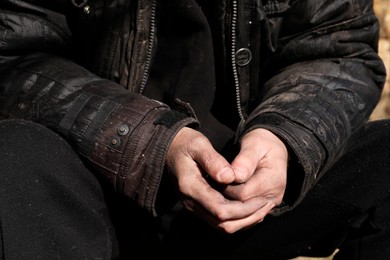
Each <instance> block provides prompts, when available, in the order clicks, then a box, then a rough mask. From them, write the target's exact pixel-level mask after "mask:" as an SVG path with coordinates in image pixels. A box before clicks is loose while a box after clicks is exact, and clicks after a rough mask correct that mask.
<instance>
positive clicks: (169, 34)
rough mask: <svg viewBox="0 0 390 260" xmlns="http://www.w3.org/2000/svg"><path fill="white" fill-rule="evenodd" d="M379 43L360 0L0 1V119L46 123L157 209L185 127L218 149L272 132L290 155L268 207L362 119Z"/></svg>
mask: <svg viewBox="0 0 390 260" xmlns="http://www.w3.org/2000/svg"><path fill="white" fill-rule="evenodd" d="M377 43H378V22H377V19H376V17H375V15H374V13H373V10H372V1H368V0H337V1H334V0H332V1H329V0H315V1H311V0H296V1H293V0H262V1H261V0H250V1H249V0H215V1H210V0H199V1H196V0H167V1H155V0H56V1H53V0H2V1H1V2H0V117H1V119H7V118H19V119H25V120H31V121H34V122H37V123H39V124H42V125H44V126H46V127H48V128H50V129H52V130H53V131H54V132H56V133H58V134H59V135H61V136H62V137H63V138H65V139H66V140H67V141H68V142H69V144H70V145H71V146H72V147H73V148H74V150H75V151H76V152H77V153H78V154H79V155H80V156H81V157H82V158H83V159H84V160H85V161H86V163H88V164H90V165H91V166H92V167H93V169H94V171H95V172H96V174H98V175H99V176H101V177H103V178H104V179H105V180H106V181H107V182H108V183H110V184H111V185H112V187H113V189H115V190H116V191H117V192H119V193H123V194H125V195H126V196H127V197H129V198H130V199H131V200H133V201H135V202H136V203H137V204H138V205H139V206H141V207H142V208H144V209H145V210H147V211H148V212H150V213H151V214H153V215H158V214H159V210H158V209H159V208H160V202H158V203H157V202H156V201H160V200H157V197H158V194H160V193H162V190H164V189H163V187H162V186H163V185H162V184H161V183H162V176H163V173H164V164H165V155H166V152H167V149H168V147H169V144H170V142H171V141H172V139H173V137H174V136H175V134H176V133H177V132H178V131H179V130H180V129H181V128H183V127H185V126H188V127H193V128H195V129H199V130H200V131H202V132H204V133H205V134H206V135H207V136H209V137H210V139H212V140H213V142H214V139H215V145H216V147H217V146H218V147H219V148H221V151H222V148H223V146H224V144H225V143H226V142H227V140H229V139H233V140H236V141H238V140H239V139H240V138H241V137H242V135H243V134H244V133H245V132H247V131H249V130H251V129H253V128H258V127H262V128H265V129H269V130H271V131H272V132H274V133H275V134H276V135H278V136H279V137H280V138H281V139H282V140H283V141H284V142H285V143H286V145H287V146H288V148H289V150H290V158H291V159H290V169H289V170H290V173H289V175H288V176H289V177H288V178H289V179H288V185H287V191H286V196H285V202H286V203H285V205H283V206H281V207H279V208H278V210H276V211H275V214H278V213H283V212H285V211H287V210H289V209H292V208H294V206H295V205H297V204H298V203H299V202H300V201H301V200H302V199H303V198H304V196H305V194H306V193H307V191H308V190H309V189H310V188H311V187H312V186H313V185H314V184H315V182H316V181H317V180H318V179H319V178H320V177H321V176H322V174H324V173H325V172H326V170H327V169H328V168H329V167H330V166H331V165H332V164H333V163H334V162H335V161H336V160H337V159H338V158H339V157H340V156H341V155H342V154H343V152H344V150H345V148H346V146H347V143H348V142H349V138H350V136H351V135H352V134H353V133H354V132H355V131H357V130H358V129H359V128H360V127H361V126H362V125H363V124H364V123H365V122H366V121H367V119H368V118H369V115H370V113H371V112H372V110H373V108H374V107H375V105H376V103H377V102H378V99H379V97H380V93H381V89H382V87H383V82H384V78H385V71H384V67H383V64H382V62H381V60H380V58H379V57H378V55H377ZM212 132H217V135H220V136H219V137H218V138H215V136H213V135H212ZM213 138H214V139H213ZM221 139H222V142H221ZM42 141H44V140H42ZM218 142H219V143H218ZM219 148H218V149H219ZM163 202H164V200H162V202H161V203H163Z"/></svg>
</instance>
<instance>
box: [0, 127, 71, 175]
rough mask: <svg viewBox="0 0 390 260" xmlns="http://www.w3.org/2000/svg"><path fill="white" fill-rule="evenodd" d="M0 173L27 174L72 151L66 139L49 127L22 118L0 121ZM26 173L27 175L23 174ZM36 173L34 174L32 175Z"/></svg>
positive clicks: (59, 162)
mask: <svg viewBox="0 0 390 260" xmlns="http://www.w3.org/2000/svg"><path fill="white" fill-rule="evenodd" d="M0 144H1V145H0V165H2V171H1V174H3V175H7V176H8V177H7V178H11V177H10V176H11V174H12V175H13V176H15V178H17V176H19V177H20V178H21V177H24V178H29V177H32V178H33V176H32V175H34V174H38V173H40V172H49V171H48V170H46V171H44V170H45V169H48V168H52V170H53V168H55V167H57V168H59V167H61V165H64V164H66V160H67V158H69V155H70V154H72V156H74V155H73V154H74V152H73V150H72V148H71V147H70V146H69V145H68V143H67V142H66V141H65V140H64V139H63V138H61V137H60V136H59V135H57V134H56V133H55V132H53V131H51V130H50V129H48V128H46V127H44V126H42V125H39V124H36V123H33V122H29V121H24V120H3V121H0ZM27 174H28V175H27ZM34 177H37V176H34Z"/></svg>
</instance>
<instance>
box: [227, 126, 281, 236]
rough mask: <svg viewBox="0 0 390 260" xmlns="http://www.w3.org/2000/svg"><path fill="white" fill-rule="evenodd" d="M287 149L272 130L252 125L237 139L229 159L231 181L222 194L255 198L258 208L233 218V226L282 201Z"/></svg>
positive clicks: (251, 221)
mask: <svg viewBox="0 0 390 260" xmlns="http://www.w3.org/2000/svg"><path fill="white" fill-rule="evenodd" d="M287 161H288V152H287V148H286V146H285V144H284V143H283V142H282V141H281V140H280V139H279V138H278V137H277V136H276V135H274V134H273V133H272V132H270V131H268V130H265V129H260V128H259V129H255V130H252V131H250V132H248V133H247V134H246V135H245V136H244V137H243V138H242V140H241V142H240V151H239V153H238V155H237V156H236V157H235V158H234V160H233V162H232V163H231V167H232V168H233V170H234V173H235V179H236V182H238V183H237V184H235V185H229V186H227V187H226V188H225V190H224V192H223V194H224V195H225V197H227V198H229V199H235V200H238V201H241V202H246V201H250V200H254V199H256V198H257V200H256V201H258V202H259V206H258V210H257V211H256V212H253V214H252V215H248V216H247V217H246V218H242V219H240V220H239V221H235V229H237V230H238V229H245V228H248V227H250V226H253V225H255V224H256V223H259V222H261V221H262V220H263V219H264V217H265V216H266V215H267V214H268V213H270V211H271V210H272V209H273V208H274V207H275V206H277V205H279V204H280V203H281V202H282V199H283V195H284V192H285V189H286V182H287Z"/></svg>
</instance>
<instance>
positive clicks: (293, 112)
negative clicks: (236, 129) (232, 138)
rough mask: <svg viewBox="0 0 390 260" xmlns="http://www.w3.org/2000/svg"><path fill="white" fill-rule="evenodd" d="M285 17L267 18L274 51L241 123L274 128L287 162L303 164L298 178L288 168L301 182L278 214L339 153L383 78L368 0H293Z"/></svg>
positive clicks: (369, 106) (366, 114) (364, 118)
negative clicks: (254, 104) (286, 150)
mask: <svg viewBox="0 0 390 260" xmlns="http://www.w3.org/2000/svg"><path fill="white" fill-rule="evenodd" d="M283 15H284V17H283V18H281V17H276V18H274V20H272V18H271V20H272V21H274V22H273V23H271V24H269V27H268V29H269V30H270V34H271V35H273V36H272V37H270V38H273V39H274V40H273V42H271V43H270V44H272V45H273V46H272V48H273V52H274V53H273V54H272V57H271V58H270V59H269V62H268V64H267V70H266V71H265V72H263V73H266V75H267V73H268V74H269V75H271V76H270V78H269V80H268V81H267V82H266V83H265V87H264V92H263V96H262V98H261V100H259V105H258V106H257V107H256V108H255V109H254V111H253V112H252V113H251V115H250V116H249V118H248V120H247V121H246V124H245V125H244V126H242V131H249V130H250V129H253V128H257V127H262V128H266V129H269V130H271V131H273V132H274V133H275V134H277V135H278V136H280V137H281V138H282V139H283V140H284V141H285V142H286V144H287V145H288V146H289V148H290V149H291V151H292V153H293V154H292V157H295V158H296V160H295V161H294V162H291V164H293V165H299V167H300V168H301V169H303V171H302V170H301V172H303V173H302V176H299V175H300V174H301V173H300V172H299V171H296V172H292V173H289V175H291V174H292V175H295V177H291V176H289V178H298V179H301V182H300V185H301V186H300V188H299V189H298V192H297V194H295V195H296V197H294V198H293V199H291V198H289V200H290V201H291V203H290V205H287V206H285V207H282V208H279V209H278V210H276V211H275V213H277V212H278V213H281V212H284V211H285V210H290V209H292V208H293V207H295V205H297V204H298V203H299V202H300V201H301V200H302V199H303V197H304V196H305V194H306V193H307V192H308V190H309V189H310V188H311V187H312V186H313V185H314V184H315V183H316V182H317V181H318V179H319V178H320V177H321V176H322V175H323V174H324V173H325V172H326V171H327V169H329V168H330V167H331V166H332V165H333V164H334V163H335V162H336V160H337V159H338V158H339V157H340V156H342V154H343V152H344V151H345V148H346V146H347V143H348V142H349V141H350V137H351V135H352V134H353V133H354V132H356V131H357V130H358V129H359V128H360V127H361V126H362V125H363V124H364V123H365V122H366V121H367V120H368V118H369V116H370V114H371V112H372V111H373V109H374V108H375V106H376V104H377V102H378V100H379V98H380V94H381V90H382V87H383V84H384V81H385V69H384V65H383V63H382V61H381V59H380V58H379V57H378V55H377V44H378V38H379V35H378V29H379V28H378V27H379V25H378V21H377V18H376V17H375V15H374V13H373V10H372V1H367V0H341V1H327V0H318V1H310V0H309V1H294V4H293V5H292V6H291V8H290V9H289V10H288V11H287V12H285V13H284V14H283ZM275 39H276V40H275ZM275 72H277V73H275ZM299 167H298V168H299ZM296 169H297V167H294V170H296ZM288 185H289V184H288ZM287 188H288V189H289V187H287ZM294 189H296V188H294Z"/></svg>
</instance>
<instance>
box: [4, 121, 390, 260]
mask: <svg viewBox="0 0 390 260" xmlns="http://www.w3.org/2000/svg"><path fill="white" fill-rule="evenodd" d="M348 149H349V152H348V153H347V154H346V155H345V156H344V157H342V158H341V159H340V160H339V162H338V163H337V164H336V165H335V166H334V167H333V168H332V169H331V170H330V171H329V172H328V173H327V174H326V175H325V176H324V177H323V178H321V180H320V181H319V182H318V184H317V185H316V186H315V187H314V188H313V189H312V190H311V191H310V193H309V194H308V196H307V197H306V198H305V200H304V201H303V202H302V203H301V204H300V205H299V206H298V207H297V208H296V209H294V210H293V211H291V212H288V213H286V214H284V215H282V216H278V217H272V216H268V217H266V218H265V220H264V221H263V222H262V223H260V224H258V225H257V226H255V227H253V228H251V229H248V230H246V231H241V232H238V233H236V234H233V235H224V234H221V233H219V232H217V231H215V230H214V229H212V228H210V227H209V226H207V225H206V224H204V223H203V222H202V221H201V220H199V219H198V218H196V217H194V216H192V215H190V214H189V213H187V212H186V211H184V210H182V209H181V208H180V206H179V205H178V206H177V207H176V208H174V209H173V210H172V212H169V214H167V215H166V216H163V217H162V218H151V217H150V216H148V215H146V214H145V213H143V212H142V211H141V210H139V209H138V208H137V206H136V205H133V204H132V202H130V201H129V200H127V199H126V198H125V197H123V196H121V195H119V194H116V193H115V192H113V191H111V190H110V189H109V188H108V187H106V186H105V184H104V183H103V182H101V181H99V179H98V178H97V177H96V176H94V175H93V173H92V171H90V170H89V168H88V166H86V165H85V164H84V163H83V162H82V160H81V159H80V158H79V157H78V156H77V154H76V153H75V152H74V151H73V150H72V148H71V147H70V146H69V145H68V143H67V142H66V141H65V140H63V139H62V138H61V137H59V136H58V135H56V134H54V133H53V132H52V131H50V130H48V129H46V128H44V127H42V126H40V125H37V124H33V123H31V122H24V121H17V120H7V121H0V259H18V260H19V259H29V260H30V259H152V257H153V256H154V255H156V254H157V255H159V254H160V255H166V256H167V257H170V259H290V258H293V257H296V256H299V255H301V256H304V255H306V256H328V255H330V254H332V253H333V252H334V250H335V249H338V253H337V254H336V256H335V259H337V260H340V259H348V260H350V259H369V260H373V259H374V260H375V259H380V260H383V259H390V120H382V121H375V122H371V123H369V124H367V125H366V126H365V127H364V128H363V129H362V130H361V131H360V132H359V133H358V134H357V136H356V139H355V140H354V142H353V143H351V144H350V146H349V148H348Z"/></svg>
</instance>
